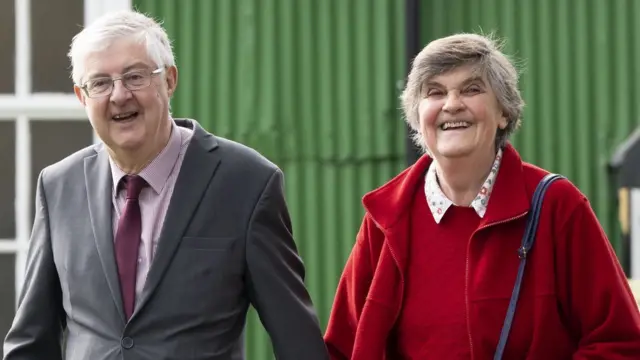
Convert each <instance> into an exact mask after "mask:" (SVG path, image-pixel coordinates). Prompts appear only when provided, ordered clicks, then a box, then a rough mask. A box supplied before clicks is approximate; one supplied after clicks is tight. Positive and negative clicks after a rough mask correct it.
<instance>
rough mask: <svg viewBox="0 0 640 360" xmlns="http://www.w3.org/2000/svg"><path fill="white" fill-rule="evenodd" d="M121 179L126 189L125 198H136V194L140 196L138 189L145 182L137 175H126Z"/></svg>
mask: <svg viewBox="0 0 640 360" xmlns="http://www.w3.org/2000/svg"><path fill="white" fill-rule="evenodd" d="M122 181H123V185H124V187H125V189H127V200H129V199H134V200H137V199H138V196H140V191H142V188H143V187H145V186H146V185H147V182H146V181H145V180H144V179H143V178H142V177H140V176H138V175H127V176H125V177H124V178H123V179H122Z"/></svg>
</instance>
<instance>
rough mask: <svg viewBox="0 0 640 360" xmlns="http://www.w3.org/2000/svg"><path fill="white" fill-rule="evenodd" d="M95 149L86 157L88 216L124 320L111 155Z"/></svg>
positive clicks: (112, 291) (110, 287)
mask: <svg viewBox="0 0 640 360" xmlns="http://www.w3.org/2000/svg"><path fill="white" fill-rule="evenodd" d="M96 152H97V154H96V155H94V156H91V157H87V158H85V159H84V178H85V184H86V188H87V199H88V201H89V217H90V218H91V226H92V227H93V234H94V239H95V242H96V247H97V248H98V256H99V257H100V262H101V263H102V269H103V270H104V274H105V276H106V278H107V283H108V284H109V290H110V292H111V297H112V298H113V301H114V302H115V305H116V308H117V309H118V313H119V314H120V316H121V319H122V321H123V323H124V322H125V319H124V309H123V308H122V297H121V294H120V280H119V279H118V269H116V262H115V255H114V250H113V225H112V203H111V196H112V186H113V185H112V184H113V181H112V178H111V172H110V171H109V158H108V155H107V153H106V151H105V150H103V149H96Z"/></svg>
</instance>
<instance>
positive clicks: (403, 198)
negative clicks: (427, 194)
mask: <svg viewBox="0 0 640 360" xmlns="http://www.w3.org/2000/svg"><path fill="white" fill-rule="evenodd" d="M432 161H433V160H432V159H431V158H430V157H429V156H428V155H423V156H422V157H421V158H420V159H418V161H417V162H416V163H415V164H414V165H412V166H411V167H409V168H407V169H406V170H404V171H403V172H402V173H400V174H399V175H398V176H396V177H395V178H393V179H392V180H390V181H389V182H388V183H386V184H385V185H383V186H381V187H380V188H378V189H376V190H373V191H371V192H369V193H367V194H366V195H365V196H364V197H363V200H362V203H363V205H364V207H365V209H366V211H367V212H368V213H369V215H370V216H371V218H372V220H373V221H374V222H375V223H376V224H377V225H378V227H380V229H381V230H382V231H383V232H388V231H393V230H395V229H394V228H395V227H396V226H397V225H399V224H400V223H402V221H400V220H403V219H406V218H408V214H409V212H410V210H411V205H412V203H413V200H414V199H415V198H416V196H424V192H423V191H422V186H421V185H422V180H423V179H424V176H425V173H426V171H427V169H428V168H429V165H431V162H432ZM529 197H530V196H529V192H528V191H527V188H526V182H525V177H524V171H523V162H522V159H521V158H520V155H519V154H518V153H517V151H516V150H515V149H514V148H513V146H512V145H511V144H507V145H506V146H505V148H504V157H503V159H502V164H501V165H500V170H499V171H498V175H497V177H496V182H495V186H494V189H493V193H492V195H491V199H490V200H489V204H488V205H487V213H486V216H485V217H484V218H483V219H482V222H481V223H480V228H483V227H487V226H491V225H492V224H495V223H500V222H505V221H509V220H510V219H513V218H518V217H521V216H523V215H524V214H526V213H527V211H528V210H529Z"/></svg>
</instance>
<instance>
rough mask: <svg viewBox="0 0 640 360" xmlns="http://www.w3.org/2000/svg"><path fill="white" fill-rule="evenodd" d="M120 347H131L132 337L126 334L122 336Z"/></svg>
mask: <svg viewBox="0 0 640 360" xmlns="http://www.w3.org/2000/svg"><path fill="white" fill-rule="evenodd" d="M122 347H123V348H125V349H131V348H132V347H133V339H132V338H130V337H128V336H127V337H125V338H123V339H122Z"/></svg>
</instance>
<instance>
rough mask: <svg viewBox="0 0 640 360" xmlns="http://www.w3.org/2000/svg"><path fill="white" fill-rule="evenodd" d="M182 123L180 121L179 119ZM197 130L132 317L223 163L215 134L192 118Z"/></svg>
mask: <svg viewBox="0 0 640 360" xmlns="http://www.w3.org/2000/svg"><path fill="white" fill-rule="evenodd" d="M176 122H177V123H178V124H179V125H180V123H181V121H178V120H176ZM191 123H192V124H193V125H192V126H193V129H194V133H193V137H192V139H191V143H190V144H189V147H188V148H187V152H186V154H185V156H184V160H183V162H182V167H181V168H180V173H179V174H178V178H177V180H176V185H175V187H174V190H173V194H172V195H171V200H170V202H169V208H168V209H167V214H166V216H165V221H164V225H163V226H162V231H161V233H160V238H159V239H158V248H157V250H156V253H155V255H154V258H153V262H152V263H151V268H150V269H149V274H148V275H147V280H146V282H145V285H144V289H143V291H142V297H141V300H140V303H139V304H137V306H136V309H135V311H134V313H133V315H132V320H133V318H134V317H135V316H136V314H137V313H139V312H140V310H141V309H142V308H143V307H144V306H145V304H146V303H147V302H148V301H149V298H150V297H151V295H152V294H153V292H154V290H155V289H156V287H157V286H158V284H159V283H160V280H161V279H162V276H163V275H164V272H165V271H166V269H167V267H168V265H169V263H170V262H171V259H172V258H173V254H174V253H175V251H176V249H177V247H178V244H179V243H180V240H181V239H182V236H183V234H184V232H185V231H186V229H187V226H188V225H189V222H190V221H191V218H192V216H193V214H194V213H195V211H196V209H197V208H198V205H199V204H200V201H201V200H202V198H203V195H204V192H205V190H206V189H207V186H208V185H209V182H210V181H211V178H212V176H213V174H214V172H215V170H216V168H217V167H218V165H219V164H220V154H219V152H218V151H214V150H215V149H216V148H217V141H216V139H215V137H214V136H213V135H211V134H209V133H207V132H206V131H205V130H204V129H202V128H201V127H200V126H199V125H198V124H197V123H196V122H195V121H193V122H191Z"/></svg>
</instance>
